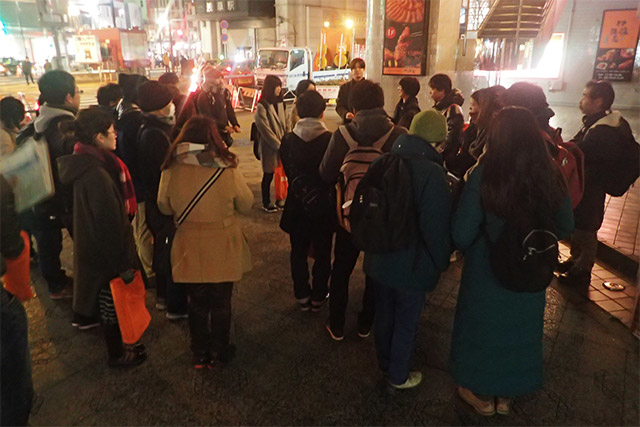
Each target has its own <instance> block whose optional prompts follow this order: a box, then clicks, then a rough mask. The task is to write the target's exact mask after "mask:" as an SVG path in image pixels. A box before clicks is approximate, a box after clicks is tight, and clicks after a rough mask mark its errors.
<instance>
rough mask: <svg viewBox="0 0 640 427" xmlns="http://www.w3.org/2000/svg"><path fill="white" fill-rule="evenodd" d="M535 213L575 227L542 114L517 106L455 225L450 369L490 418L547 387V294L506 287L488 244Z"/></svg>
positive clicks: (558, 229)
mask: <svg viewBox="0 0 640 427" xmlns="http://www.w3.org/2000/svg"><path fill="white" fill-rule="evenodd" d="M535 218H538V219H537V220H538V221H539V220H540V219H542V220H546V221H545V222H547V223H549V224H553V225H552V227H555V230H554V231H555V234H556V236H557V237H558V239H562V238H564V237H567V236H569V234H570V233H571V231H572V229H573V226H574V223H573V212H572V209H571V200H570V198H569V196H568V193H567V189H566V184H565V183H564V179H563V178H562V175H561V173H560V170H559V169H558V168H557V167H556V166H555V165H554V164H553V163H552V159H551V157H550V154H549V153H548V151H547V148H546V146H545V144H544V140H543V139H542V135H541V133H540V129H539V128H538V126H537V124H536V122H535V118H534V117H533V115H532V114H531V113H530V112H528V111H527V110H525V109H523V108H516V107H509V108H506V109H503V110H502V111H500V112H499V113H498V115H497V116H496V118H495V119H494V121H493V123H492V126H491V128H490V134H489V140H488V145H487V151H486V153H485V155H484V156H483V157H482V158H481V161H480V163H479V166H478V167H477V168H476V169H475V170H474V171H473V172H472V173H471V175H470V176H469V180H468V182H467V184H466V186H465V189H464V191H463V194H462V196H461V199H460V202H459V206H458V209H457V211H456V212H455V214H454V217H453V223H452V234H453V241H454V244H455V245H456V246H457V247H458V248H460V249H462V250H463V251H464V253H465V258H464V260H465V261H464V268H463V271H462V281H461V283H460V293H459V295H458V304H457V309H456V316H455V322H454V328H453V337H452V343H451V359H450V368H451V373H452V375H453V377H454V379H455V380H456V382H457V383H458V385H459V386H460V387H459V388H458V393H459V395H460V397H461V398H462V399H463V400H464V401H466V402H467V403H469V404H470V405H472V406H473V407H474V409H475V410H476V411H478V412H479V413H481V414H482V415H493V414H494V413H495V412H496V411H497V412H498V413H501V414H505V415H506V414H507V413H508V412H509V406H510V403H511V399H512V398H513V397H516V396H520V395H523V394H526V393H530V392H533V391H535V390H537V389H539V388H540V387H541V386H542V328H543V316H544V306H545V291H541V292H535V293H529V292H514V291H511V290H509V289H507V288H505V287H503V286H502V285H501V283H500V282H499V280H498V279H497V278H496V276H495V275H494V273H493V271H492V269H491V265H490V258H489V247H488V245H487V238H489V239H491V241H492V242H495V241H496V240H497V239H498V237H499V236H500V234H501V233H502V231H503V230H504V228H505V224H506V220H509V223H511V224H513V223H515V222H516V221H515V220H516V219H517V220H518V221H525V220H527V219H529V220H532V221H536V219H535ZM525 222H526V221H525Z"/></svg>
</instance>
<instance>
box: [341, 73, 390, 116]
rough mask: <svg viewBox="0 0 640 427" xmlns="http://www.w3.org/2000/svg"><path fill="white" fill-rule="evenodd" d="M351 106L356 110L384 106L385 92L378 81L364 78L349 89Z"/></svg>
mask: <svg viewBox="0 0 640 427" xmlns="http://www.w3.org/2000/svg"><path fill="white" fill-rule="evenodd" d="M349 107H350V108H351V109H352V110H354V111H362V110H373V109H374V108H383V107H384V92H383V91H382V88H381V87H380V85H379V84H378V83H375V82H372V81H371V80H367V79H362V80H360V81H359V82H357V83H355V84H354V85H353V86H352V87H351V90H350V91H349Z"/></svg>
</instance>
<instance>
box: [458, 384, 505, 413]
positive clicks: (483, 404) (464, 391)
mask: <svg viewBox="0 0 640 427" xmlns="http://www.w3.org/2000/svg"><path fill="white" fill-rule="evenodd" d="M458 396H460V398H461V399H462V400H464V401H465V402H467V403H468V404H469V405H471V407H473V409H475V410H476V412H477V413H479V414H480V415H484V416H485V417H490V416H492V415H494V414H495V413H496V406H495V402H494V401H493V398H492V399H491V400H483V399H481V398H479V397H478V396H477V395H476V394H475V393H474V392H472V391H471V390H469V389H468V388H464V387H462V386H460V387H458Z"/></svg>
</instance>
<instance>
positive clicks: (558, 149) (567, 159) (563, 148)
mask: <svg viewBox="0 0 640 427" xmlns="http://www.w3.org/2000/svg"><path fill="white" fill-rule="evenodd" d="M550 129H551V131H552V135H550V134H549V133H548V132H544V131H543V132H542V134H543V136H544V139H545V141H547V142H548V143H549V144H550V145H551V147H550V151H551V155H552V156H553V160H554V161H555V162H556V164H557V165H558V166H559V167H560V170H561V171H562V175H563V176H564V179H565V181H566V182H567V188H568V189H569V196H571V205H572V206H573V208H574V209H575V208H576V206H578V203H580V200H582V193H584V154H583V153H582V150H580V148H578V146H577V145H576V144H575V142H571V141H569V142H564V141H563V140H562V135H561V134H562V129H560V128H558V129H553V128H550Z"/></svg>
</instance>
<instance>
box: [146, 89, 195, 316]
mask: <svg viewBox="0 0 640 427" xmlns="http://www.w3.org/2000/svg"><path fill="white" fill-rule="evenodd" d="M138 96H139V99H140V101H139V104H140V109H141V110H142V111H143V113H144V118H143V125H142V127H141V128H140V131H139V133H138V142H137V147H138V170H139V172H140V179H141V180H142V183H143V186H144V194H143V199H142V200H140V203H138V213H137V214H136V216H138V215H144V216H145V219H146V221H145V222H146V226H147V227H148V228H149V230H150V231H151V234H152V235H153V237H154V239H153V270H154V271H155V273H156V296H157V304H156V307H157V308H159V309H164V308H166V309H167V314H166V317H167V318H168V319H169V320H179V319H184V318H186V317H187V314H186V313H187V297H186V293H185V292H184V290H183V289H182V288H178V287H177V286H175V284H174V283H173V281H172V280H171V266H170V265H164V264H166V263H162V262H160V260H162V259H168V257H165V256H163V255H164V252H163V251H165V250H170V247H168V246H167V245H166V243H165V240H166V239H163V238H160V236H161V235H162V236H165V237H166V236H167V232H168V231H169V229H170V228H171V227H172V226H173V218H172V217H170V216H166V215H163V214H162V213H160V210H159V209H158V203H157V200H158V186H159V185H160V175H161V173H162V170H161V167H162V163H163V162H164V160H165V157H166V156H167V152H168V150H169V146H170V145H171V140H170V134H171V129H172V127H173V124H174V123H175V118H174V113H175V106H174V104H173V102H172V100H173V93H172V91H171V90H170V89H169V88H168V87H167V86H165V85H163V84H160V83H159V82H155V81H149V82H146V83H144V84H143V85H142V86H140V88H139V89H138Z"/></svg>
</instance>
